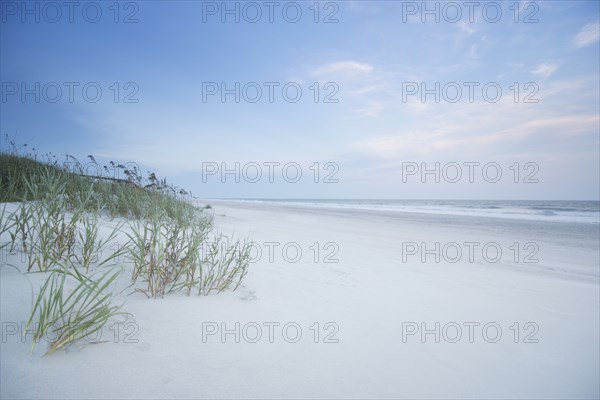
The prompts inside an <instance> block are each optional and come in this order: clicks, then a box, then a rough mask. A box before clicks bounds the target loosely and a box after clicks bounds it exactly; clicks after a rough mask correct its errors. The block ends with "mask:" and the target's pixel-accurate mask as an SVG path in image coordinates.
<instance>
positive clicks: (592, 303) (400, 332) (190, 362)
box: [1, 202, 600, 398]
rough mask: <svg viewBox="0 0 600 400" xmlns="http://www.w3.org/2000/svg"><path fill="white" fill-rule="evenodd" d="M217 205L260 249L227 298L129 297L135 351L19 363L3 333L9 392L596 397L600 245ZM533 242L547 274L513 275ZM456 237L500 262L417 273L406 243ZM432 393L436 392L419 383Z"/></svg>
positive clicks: (422, 268) (21, 296)
mask: <svg viewBox="0 0 600 400" xmlns="http://www.w3.org/2000/svg"><path fill="white" fill-rule="evenodd" d="M210 204H211V206H212V207H213V209H212V210H211V213H213V214H214V223H215V226H216V227H217V228H218V230H219V231H221V232H223V233H225V234H226V235H233V236H235V238H240V237H242V238H249V239H251V240H252V241H253V242H255V243H256V244H257V245H258V246H259V249H260V251H261V252H262V253H261V257H258V258H256V259H255V260H254V261H253V263H252V264H251V265H250V268H249V273H248V275H247V277H246V279H245V280H244V283H243V285H242V286H241V287H240V288H239V289H238V290H237V291H235V292H223V293H221V294H219V295H218V296H214V295H211V296H207V297H205V296H196V295H192V296H190V297H187V296H184V295H183V294H180V295H174V296H168V297H165V298H164V299H156V300H149V299H146V298H145V297H144V296H142V295H140V294H133V295H130V296H127V297H125V298H124V301H125V309H126V310H127V311H128V312H130V313H132V314H133V315H134V316H135V320H134V322H135V324H136V325H135V326H136V327H137V331H136V335H135V336H133V338H136V339H138V342H137V343H128V342H127V343H126V342H124V340H123V339H124V338H125V337H126V335H124V330H123V327H122V326H121V330H120V331H119V332H120V334H121V335H122V336H120V337H119V339H120V340H119V341H118V342H116V343H115V342H114V341H113V340H112V338H113V337H112V336H109V337H110V339H111V340H109V341H108V342H107V343H102V344H98V345H93V346H90V345H88V346H84V347H79V346H73V347H71V348H70V349H69V350H68V353H62V354H54V355H52V356H51V357H43V358H42V357H37V356H36V355H34V356H33V357H30V356H28V355H27V352H28V350H29V347H30V341H31V339H30V338H29V339H28V340H27V341H26V342H24V343H22V342H21V340H20V339H19V338H18V337H17V336H15V335H10V336H7V340H6V342H5V343H3V344H2V353H3V357H2V365H1V367H2V368H1V371H2V372H1V373H2V381H3V385H2V388H1V391H2V392H1V395H2V397H3V398H4V397H16V398H47V397H70V398H88V397H89V395H88V393H93V394H94V395H93V397H95V398H97V397H103V398H123V397H135V398H140V397H145V398H157V397H161V398H164V397H171V398H173V397H175V398H182V397H183V398H189V397H194V398H197V397H202V398H215V397H218V398H223V397H227V398H231V397H235V398H240V397H243V398H248V397H250V398H298V397H302V398H323V397H327V398H366V397H377V398H385V397H387V398H389V397H392V398H415V397H429V398H431V397H434V398H439V397H467V398H468V397H471V398H490V397H493V398H498V397H502V398H523V397H537V398H539V397H563V398H595V397H598V395H599V392H598V387H597V376H598V373H600V368H599V365H598V357H599V356H600V349H599V347H600V345H599V344H598V341H597V338H598V335H599V328H598V326H599V318H600V317H599V314H600V312H599V311H600V310H599V308H600V307H599V304H600V294H599V290H598V288H599V284H598V279H597V269H598V265H597V264H594V262H595V259H596V257H597V255H598V249H597V244H596V245H594V246H595V247H592V248H591V249H592V250H591V251H590V247H589V246H591V243H592V242H593V241H594V240H595V238H594V237H587V238H586V236H585V235H586V234H585V232H583V233H582V232H578V231H564V230H563V231H561V230H560V229H558V228H557V227H553V225H546V224H542V225H541V226H542V229H541V230H540V229H539V228H540V225H539V224H538V225H535V226H534V227H531V224H530V223H516V222H514V221H509V222H506V223H504V224H499V223H498V221H497V220H494V221H496V223H491V222H490V221H482V220H481V219H478V218H474V219H473V218H470V219H469V218H467V219H465V218H460V217H456V216H450V217H442V218H439V217H435V216H430V215H412V216H402V215H399V214H396V217H394V218H390V216H389V214H386V213H372V212H348V211H347V210H341V211H333V210H323V209H320V210H314V209H308V208H305V209H301V208H290V207H286V206H277V207H274V206H272V205H252V206H250V205H245V204H231V203H228V204H226V203H224V202H211V203H210ZM103 223H105V224H108V223H109V221H108V220H106V221H104V222H103ZM527 225H529V226H530V229H529V230H527V229H523V228H524V227H525V226H527ZM533 231H535V232H536V235H535V236H534V237H533V238H532V235H531V234H530V233H531V232H533ZM565 238H566V239H565ZM582 238H585V240H583V241H582ZM527 240H529V241H531V240H534V241H538V242H539V246H540V248H539V251H538V255H537V257H538V258H539V260H540V262H538V263H537V264H532V265H531V266H528V267H525V265H524V264H523V262H520V263H513V265H511V262H512V261H511V260H512V257H513V255H514V254H512V253H511V250H510V248H509V247H510V246H511V245H512V244H513V243H514V242H519V243H521V244H524V242H525V241H527ZM466 241H479V242H482V243H483V242H495V243H498V244H499V245H500V246H502V249H503V250H504V251H505V252H507V256H506V257H503V258H502V259H501V260H499V261H498V262H495V263H492V262H486V260H485V259H484V258H482V257H481V255H478V256H477V257H476V259H475V260H474V261H473V262H469V261H468V259H467V258H463V259H462V260H460V261H459V262H445V261H444V260H443V257H442V261H441V262H439V263H438V262H435V259H434V256H433V255H431V254H429V255H427V257H426V260H425V262H422V258H421V256H422V254H414V255H410V256H407V258H406V260H402V256H403V255H402V246H403V243H404V244H406V243H407V242H413V243H421V242H426V243H428V244H432V243H434V242H440V243H459V244H460V243H463V242H466ZM286 246H287V247H286ZM440 247H441V248H442V247H443V246H440ZM431 248H432V247H430V249H431ZM284 249H287V250H286V251H284ZM297 249H300V253H299V257H297V255H298V254H297V253H296V250H297ZM477 249H481V247H478V248H477ZM594 249H595V250H594ZM413 250H414V249H413ZM521 250H522V249H521ZM463 251H464V248H463ZM478 254H479V253H478ZM523 257H524V254H523V253H521V254H520V258H521V261H522V259H523ZM124 267H125V268H126V271H129V270H128V269H127V268H129V267H128V266H127V265H125V266H124ZM593 271H596V272H593ZM1 272H2V279H1V281H2V291H1V295H2V302H1V304H2V322H3V323H5V324H6V323H10V322H18V321H20V320H22V319H23V315H27V312H28V311H29V302H30V293H28V292H27V291H25V289H24V288H25V286H26V284H25V281H24V280H23V279H24V278H23V275H21V274H16V273H14V270H13V269H12V268H3V269H2V271H1ZM586 274H587V275H586ZM122 279H123V280H125V281H126V280H127V279H128V273H127V272H126V273H125V274H124V276H123V277H122ZM33 287H34V288H35V285H34V286H33ZM238 327H239V328H238ZM257 327H258V328H257ZM283 327H287V328H286V329H287V331H284V330H283ZM484 327H485V330H484ZM271 328H272V329H273V331H270V329H271ZM298 328H299V329H300V332H301V335H300V336H299V337H298V338H297V337H296V336H295V334H294V332H296V330H297V329H298ZM498 328H499V329H500V330H499V331H498V332H499V336H498V335H495V334H494V332H495V331H496V330H497V329H498ZM258 329H260V336H257V335H256V332H259V331H258ZM227 332H229V333H227ZM284 332H285V333H284ZM424 332H425V333H424ZM426 332H430V333H426ZM456 332H460V335H459V336H457V334H456ZM271 333H272V335H271ZM471 333H472V335H471ZM104 334H105V335H114V331H111V330H107V331H106V332H104ZM423 334H424V335H425V336H423ZM271 339H272V341H271ZM296 339H297V340H296ZM325 339H328V340H327V341H326V340H325ZM471 339H472V340H471ZM140 365H143V368H142V369H140ZM84 366H85V367H84ZM65 371H67V372H65ZM132 371H136V373H135V374H132V373H131V372H132ZM298 376H303V377H304V379H302V380H298V379H297V377H298ZM31 377H36V379H35V381H38V382H45V384H44V385H36V384H33V381H32V378H31ZM100 377H101V378H100ZM99 378H100V381H99ZM432 380H433V381H435V382H436V383H437V385H435V386H431V385H428V384H427V382H431V381H432ZM5 382H6V383H5ZM232 382H233V383H232ZM507 382H509V383H510V385H507Z"/></svg>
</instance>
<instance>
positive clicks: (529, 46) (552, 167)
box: [0, 0, 600, 200]
mask: <svg viewBox="0 0 600 400" xmlns="http://www.w3.org/2000/svg"><path fill="white" fill-rule="evenodd" d="M0 5H1V8H0V11H1V23H0V46H1V48H0V59H1V60H0V75H1V76H0V78H1V79H0V80H1V82H2V93H1V96H2V98H1V103H0V106H1V111H0V120H1V122H0V134H1V136H2V143H1V144H0V145H1V146H2V148H4V149H6V148H7V147H8V146H9V145H8V143H7V140H6V135H8V137H9V138H10V139H11V140H15V141H16V142H17V143H21V144H25V143H26V144H27V145H28V146H27V148H28V149H31V148H33V147H35V148H36V151H37V152H38V153H39V154H45V153H48V152H51V153H53V154H56V155H58V156H59V157H64V155H65V154H71V155H74V156H76V157H77V158H79V159H80V160H82V161H84V160H85V159H86V156H87V155H88V154H91V155H93V156H94V157H95V158H96V159H97V160H99V161H100V162H101V163H107V162H108V161H111V160H112V161H115V162H120V163H124V162H133V163H135V164H136V165H138V166H139V169H140V170H141V171H153V172H156V174H157V175H159V176H163V177H167V179H168V180H169V181H170V182H172V183H174V184H176V185H178V186H180V187H184V188H186V189H189V190H191V191H192V193H193V194H194V195H195V196H198V197H203V198H356V199H370V198H373V199H375V198H397V199H524V200H527V199H532V200H533V199H543V200H560V199H572V200H578V199H580V200H598V199H599V197H600V177H599V171H600V165H599V160H600V154H599V151H600V83H599V72H598V71H599V70H600V62H599V58H600V43H599V40H600V22H599V21H600V11H599V2H597V1H520V2H517V1H505V2H489V1H483V2H480V1H472V2H467V1H458V2H436V1H428V2H421V1H419V2H410V1H338V2H328V1H320V2H317V1H297V2H287V1H284V2H279V1H258V2H235V1H229V2H221V1H218V2H213V1H204V2H202V1H168V2H167V1H129V2H127V1H125V2H114V1H106V2H104V1H96V2H86V1H74V2H70V3H69V2H62V1H58V2H37V1H30V2H21V1H4V0H2V1H1V2H0Z"/></svg>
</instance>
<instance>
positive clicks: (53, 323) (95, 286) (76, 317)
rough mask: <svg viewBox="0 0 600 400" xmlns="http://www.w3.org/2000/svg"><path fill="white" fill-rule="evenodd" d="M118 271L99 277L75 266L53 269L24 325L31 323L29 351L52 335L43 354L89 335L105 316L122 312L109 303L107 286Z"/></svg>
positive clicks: (110, 297) (102, 321) (105, 318)
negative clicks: (69, 285)
mask: <svg viewBox="0 0 600 400" xmlns="http://www.w3.org/2000/svg"><path fill="white" fill-rule="evenodd" d="M119 274H120V271H116V272H115V271H108V272H105V273H104V274H102V275H101V276H99V277H88V276H85V275H83V274H81V273H79V272H78V271H77V270H76V269H73V270H69V269H67V268H59V269H55V270H53V271H52V272H51V273H50V274H49V276H48V278H47V279H46V281H45V283H44V285H43V286H42V287H41V289H40V292H39V293H38V295H37V298H36V300H35V305H34V307H33V310H32V312H31V316H30V317H29V320H28V321H27V325H26V329H25V331H27V330H28V329H29V327H30V326H31V325H32V324H34V329H33V330H34V332H35V333H34V337H33V339H34V342H33V345H32V349H31V350H32V351H33V348H34V346H35V344H36V341H39V340H40V339H42V338H47V337H48V336H50V337H52V340H51V341H50V343H49V346H48V350H47V352H46V354H51V353H53V352H55V351H56V350H58V349H60V348H62V347H64V346H66V345H67V344H69V343H72V342H74V341H76V340H78V339H83V338H85V337H88V336H91V335H93V334H95V333H96V332H98V331H99V330H101V329H102V328H103V327H104V325H105V324H106V323H107V322H108V320H109V319H110V318H112V317H114V316H116V315H119V314H123V312H122V311H120V307H119V306H115V305H112V303H111V300H112V296H113V295H112V293H111V292H110V291H109V290H108V288H109V286H110V285H111V284H112V283H113V282H114V281H115V280H116V279H117V277H118V276H119ZM67 280H72V281H75V282H76V287H75V288H74V289H73V290H68V289H67Z"/></svg>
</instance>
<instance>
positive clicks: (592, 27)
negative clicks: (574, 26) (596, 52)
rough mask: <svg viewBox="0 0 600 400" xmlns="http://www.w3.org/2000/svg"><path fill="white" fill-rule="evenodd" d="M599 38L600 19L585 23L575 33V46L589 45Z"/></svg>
mask: <svg viewBox="0 0 600 400" xmlns="http://www.w3.org/2000/svg"><path fill="white" fill-rule="evenodd" d="M599 40H600V21H596V22H593V23H591V24H587V25H585V26H584V27H583V28H581V30H580V31H579V33H578V34H577V35H575V39H574V41H573V42H574V44H575V47H577V48H581V47H585V46H589V45H590V44H593V43H596V42H597V41H599Z"/></svg>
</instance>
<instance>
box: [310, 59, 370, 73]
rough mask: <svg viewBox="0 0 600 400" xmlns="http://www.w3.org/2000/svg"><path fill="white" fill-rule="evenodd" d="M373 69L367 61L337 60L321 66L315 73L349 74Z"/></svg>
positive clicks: (367, 71)
mask: <svg viewBox="0 0 600 400" xmlns="http://www.w3.org/2000/svg"><path fill="white" fill-rule="evenodd" d="M371 71H373V66H372V65H370V64H367V63H361V62H358V61H337V62H333V63H329V64H325V65H322V66H321V67H319V68H317V69H315V70H314V71H313V74H314V75H328V74H347V75H359V74H368V73H370V72H371Z"/></svg>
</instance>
